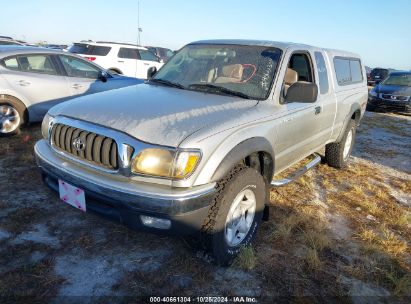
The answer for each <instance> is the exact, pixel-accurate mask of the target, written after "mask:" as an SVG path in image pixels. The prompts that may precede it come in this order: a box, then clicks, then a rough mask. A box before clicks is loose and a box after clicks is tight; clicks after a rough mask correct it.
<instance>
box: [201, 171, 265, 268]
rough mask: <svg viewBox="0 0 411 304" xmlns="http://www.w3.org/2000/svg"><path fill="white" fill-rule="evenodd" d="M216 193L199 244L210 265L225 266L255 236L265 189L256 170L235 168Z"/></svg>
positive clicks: (220, 183)
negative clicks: (208, 258) (201, 244)
mask: <svg viewBox="0 0 411 304" xmlns="http://www.w3.org/2000/svg"><path fill="white" fill-rule="evenodd" d="M217 189H218V193H217V195H216V197H215V199H214V200H213V202H212V204H211V207H210V211H209V214H208V216H207V218H206V220H205V222H204V224H203V228H202V241H203V246H204V247H205V248H204V249H205V250H206V251H207V252H208V254H209V255H210V256H211V257H212V259H213V260H214V263H216V264H217V265H221V266H227V265H230V264H231V263H232V261H233V260H234V258H235V257H236V256H237V255H238V253H239V252H240V250H241V248H242V247H244V246H248V245H250V244H251V243H252V241H253V240H254V238H255V236H256V233H257V230H258V227H259V225H260V223H261V219H262V216H263V211H264V204H265V199H266V186H265V182H264V178H263V177H262V176H261V174H260V173H259V172H258V171H257V170H255V169H252V168H248V167H245V166H244V165H238V166H237V167H235V168H234V169H233V170H232V171H231V172H230V173H229V174H228V175H227V176H226V177H225V178H224V179H223V180H222V181H220V182H219V183H218V186H217Z"/></svg>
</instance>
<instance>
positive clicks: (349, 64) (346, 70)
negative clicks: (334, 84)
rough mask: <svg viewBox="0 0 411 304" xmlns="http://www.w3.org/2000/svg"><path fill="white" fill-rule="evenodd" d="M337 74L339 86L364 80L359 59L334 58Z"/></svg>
mask: <svg viewBox="0 0 411 304" xmlns="http://www.w3.org/2000/svg"><path fill="white" fill-rule="evenodd" d="M334 68H335V74H336V76H337V81H338V84H339V85H348V84H353V83H357V82H361V81H362V80H363V76H362V70H361V62H360V60H359V59H351V58H334Z"/></svg>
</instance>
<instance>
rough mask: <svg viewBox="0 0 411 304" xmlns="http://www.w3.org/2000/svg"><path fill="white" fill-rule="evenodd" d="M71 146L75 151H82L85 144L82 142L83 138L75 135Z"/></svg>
mask: <svg viewBox="0 0 411 304" xmlns="http://www.w3.org/2000/svg"><path fill="white" fill-rule="evenodd" d="M72 145H73V148H74V149H76V151H78V152H81V151H84V149H85V148H86V144H85V143H84V141H83V139H82V138H80V137H77V138H75V139H74V140H73V142H72Z"/></svg>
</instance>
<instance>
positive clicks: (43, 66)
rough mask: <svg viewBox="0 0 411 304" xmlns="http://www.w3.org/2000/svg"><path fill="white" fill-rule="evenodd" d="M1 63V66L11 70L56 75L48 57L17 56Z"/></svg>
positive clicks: (35, 55)
mask: <svg viewBox="0 0 411 304" xmlns="http://www.w3.org/2000/svg"><path fill="white" fill-rule="evenodd" d="M3 62H4V63H3V65H4V66H5V67H6V68H8V69H11V70H19V71H22V72H30V73H40V74H50V75H57V70H56V67H55V66H54V64H53V62H52V60H51V58H50V56H48V55H37V54H33V55H19V56H16V57H11V58H7V59H5V60H4V61H3Z"/></svg>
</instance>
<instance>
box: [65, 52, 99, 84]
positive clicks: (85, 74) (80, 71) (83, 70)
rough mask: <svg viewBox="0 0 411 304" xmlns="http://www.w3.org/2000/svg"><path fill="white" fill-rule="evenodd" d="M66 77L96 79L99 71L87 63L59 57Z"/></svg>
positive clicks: (67, 57) (72, 58)
mask: <svg viewBox="0 0 411 304" xmlns="http://www.w3.org/2000/svg"><path fill="white" fill-rule="evenodd" d="M59 57H60V59H61V62H62V63H63V66H64V69H65V70H66V72H67V75H68V76H70V77H80V78H92V79H97V78H98V74H99V72H100V69H98V68H97V67H95V66H94V65H91V64H89V63H88V62H87V61H85V60H82V59H79V58H74V57H71V56H59Z"/></svg>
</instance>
